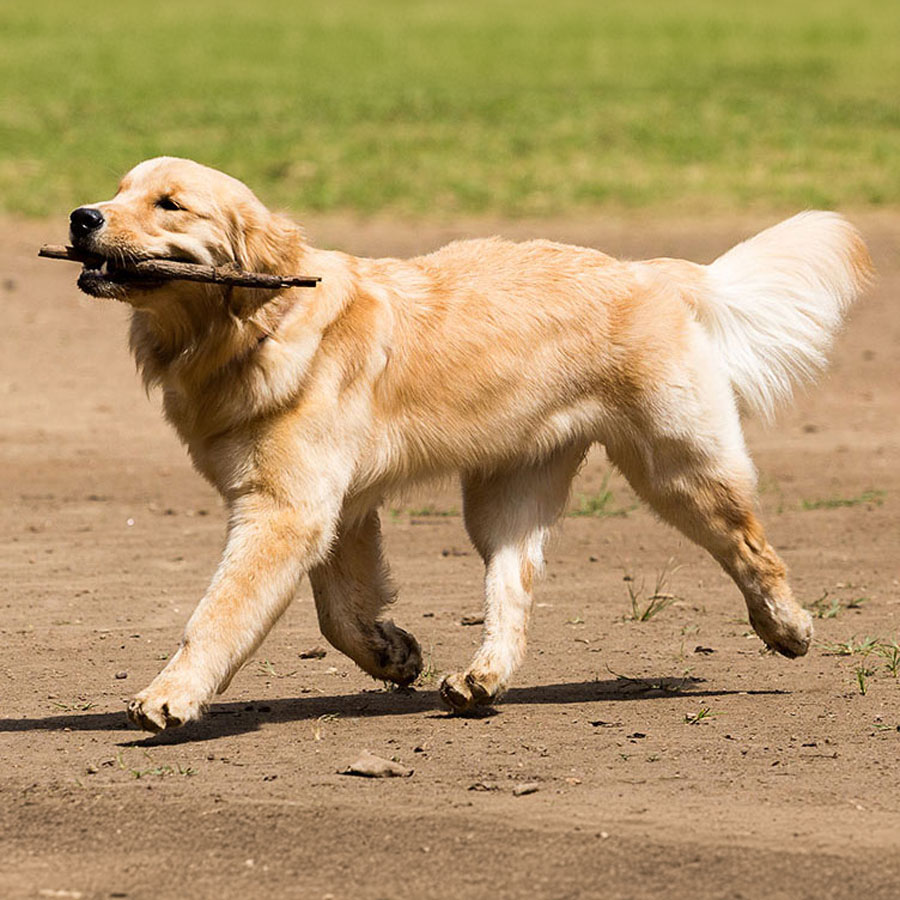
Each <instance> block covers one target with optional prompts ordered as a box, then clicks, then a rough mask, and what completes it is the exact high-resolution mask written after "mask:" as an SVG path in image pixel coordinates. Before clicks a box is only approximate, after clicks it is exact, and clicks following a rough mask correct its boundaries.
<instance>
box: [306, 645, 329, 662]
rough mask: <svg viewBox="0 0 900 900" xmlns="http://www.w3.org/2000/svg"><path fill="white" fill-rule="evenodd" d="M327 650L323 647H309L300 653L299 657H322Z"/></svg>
mask: <svg viewBox="0 0 900 900" xmlns="http://www.w3.org/2000/svg"><path fill="white" fill-rule="evenodd" d="M326 653H328V651H327V650H326V649H325V648H324V647H310V648H309V650H303V651H301V653H300V659H322V658H323V657H324V656H325V654H326Z"/></svg>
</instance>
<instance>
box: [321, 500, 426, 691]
mask: <svg viewBox="0 0 900 900" xmlns="http://www.w3.org/2000/svg"><path fill="white" fill-rule="evenodd" d="M309 580H310V583H311V584H312V588H313V595H314V596H315V600H316V612H317V613H318V616H319V627H320V628H321V629H322V634H323V635H325V637H326V639H327V640H328V641H329V642H330V643H331V644H333V645H334V646H335V647H337V649H338V650H340V651H341V652H342V653H346V654H347V656H349V657H350V658H351V659H352V660H353V661H354V662H355V663H356V664H357V665H358V666H359V667H360V668H361V669H363V670H364V671H365V672H368V673H369V674H370V675H371V676H372V677H373V678H379V679H382V680H383V681H393V682H395V683H396V684H409V683H410V682H412V681H415V679H416V678H417V677H418V674H419V672H420V671H421V668H422V654H421V651H420V650H419V645H418V643H417V642H416V639H415V638H414V637H413V636H412V635H411V634H408V633H407V632H405V631H404V630H403V629H402V628H398V627H397V626H396V625H394V623H393V622H392V621H390V620H389V619H382V618H380V616H381V613H382V611H383V610H384V608H385V607H386V606H387V605H388V604H389V603H391V602H392V601H393V599H394V595H395V590H394V586H393V584H392V582H391V577H390V572H389V571H388V566H387V562H386V561H385V559H384V555H383V553H382V548H381V523H380V521H379V518H378V513H377V512H376V511H374V510H372V511H370V512H369V513H367V515H366V516H365V517H364V518H363V519H362V520H361V521H359V522H357V523H354V524H350V525H347V524H344V525H342V526H341V528H340V529H339V531H338V536H337V540H336V541H335V543H334V546H333V548H332V552H331V553H330V554H329V556H328V558H327V559H326V560H325V562H323V563H321V564H320V565H318V566H316V567H315V568H314V569H311V570H310V573H309Z"/></svg>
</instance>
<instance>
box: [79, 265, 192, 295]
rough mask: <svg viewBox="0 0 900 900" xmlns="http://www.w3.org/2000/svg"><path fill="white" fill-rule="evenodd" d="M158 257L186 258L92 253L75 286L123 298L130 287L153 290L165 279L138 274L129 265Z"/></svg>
mask: <svg viewBox="0 0 900 900" xmlns="http://www.w3.org/2000/svg"><path fill="white" fill-rule="evenodd" d="M157 258H158V259H161V260H167V261H169V262H188V261H189V260H187V259H183V258H178V257H174V256H166V257H136V258H134V259H133V260H132V259H127V258H122V259H117V260H112V259H109V258H107V257H103V256H94V255H91V258H90V259H85V260H84V268H83V269H82V270H81V274H80V275H79V276H78V287H79V289H80V290H81V291H83V292H84V293H85V294H89V295H90V296H91V297H110V298H112V299H115V300H122V299H124V298H125V297H126V295H127V294H128V293H130V292H131V291H153V290H156V289H158V288H160V287H162V286H163V285H164V284H165V283H166V281H165V279H161V278H150V277H148V276H147V275H144V274H138V273H137V272H134V271H133V270H131V269H130V265H131V264H132V263H136V262H140V261H142V260H143V259H157Z"/></svg>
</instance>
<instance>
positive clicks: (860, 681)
mask: <svg viewBox="0 0 900 900" xmlns="http://www.w3.org/2000/svg"><path fill="white" fill-rule="evenodd" d="M875 671H876V670H875V669H873V668H870V667H868V666H864V665H862V664H860V665H858V666H857V667H856V686H857V687H858V688H859V692H860V694H862V695H863V696H864V697H865V695H866V693H867V691H868V690H869V686H868V679H869V678H871V677H872V676H873V675H874V674H875Z"/></svg>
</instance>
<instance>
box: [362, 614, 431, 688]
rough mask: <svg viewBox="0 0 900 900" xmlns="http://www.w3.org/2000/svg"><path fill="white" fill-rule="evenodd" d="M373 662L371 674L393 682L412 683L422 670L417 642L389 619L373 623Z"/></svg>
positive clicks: (420, 653) (400, 683)
mask: <svg viewBox="0 0 900 900" xmlns="http://www.w3.org/2000/svg"><path fill="white" fill-rule="evenodd" d="M374 644H375V647H374V650H375V662H376V666H377V671H376V672H373V673H372V674H374V675H375V677H376V678H380V679H382V680H384V681H393V682H394V683H395V684H399V685H401V686H402V685H407V684H412V682H414V681H415V680H416V679H417V678H418V677H419V672H421V671H422V651H421V649H420V648H419V642H418V641H417V640H416V639H415V638H414V637H413V636H412V635H411V634H410V633H409V632H408V631H404V630H403V629H402V628H398V627H397V626H396V625H395V624H394V623H393V622H391V621H390V620H387V621H384V622H376V623H375V640H374Z"/></svg>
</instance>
